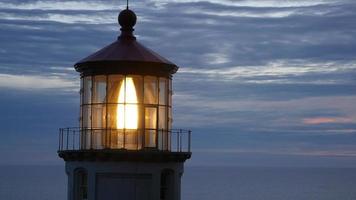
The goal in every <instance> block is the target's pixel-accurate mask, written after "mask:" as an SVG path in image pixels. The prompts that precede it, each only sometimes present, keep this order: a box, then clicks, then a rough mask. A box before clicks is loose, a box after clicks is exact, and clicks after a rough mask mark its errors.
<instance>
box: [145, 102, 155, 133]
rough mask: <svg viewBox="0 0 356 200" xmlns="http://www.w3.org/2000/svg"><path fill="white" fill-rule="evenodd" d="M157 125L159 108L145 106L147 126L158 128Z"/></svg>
mask: <svg viewBox="0 0 356 200" xmlns="http://www.w3.org/2000/svg"><path fill="white" fill-rule="evenodd" d="M156 125H157V108H155V107H146V108H145V128H146V129H156V127H157V126H156Z"/></svg>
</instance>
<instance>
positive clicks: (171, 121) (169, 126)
mask: <svg viewBox="0 0 356 200" xmlns="http://www.w3.org/2000/svg"><path fill="white" fill-rule="evenodd" d="M172 123H173V119H172V108H171V107H169V108H168V130H171V129H172Z"/></svg>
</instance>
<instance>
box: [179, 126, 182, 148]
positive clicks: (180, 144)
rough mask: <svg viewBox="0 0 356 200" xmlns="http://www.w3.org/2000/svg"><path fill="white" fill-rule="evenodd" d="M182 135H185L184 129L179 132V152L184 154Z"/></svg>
mask: <svg viewBox="0 0 356 200" xmlns="http://www.w3.org/2000/svg"><path fill="white" fill-rule="evenodd" d="M182 135H183V131H182V129H180V130H179V140H180V141H179V150H180V151H179V152H182V147H183V144H182Z"/></svg>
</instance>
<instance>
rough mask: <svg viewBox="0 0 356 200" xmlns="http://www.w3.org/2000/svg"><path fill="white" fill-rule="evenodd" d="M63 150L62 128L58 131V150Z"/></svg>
mask: <svg viewBox="0 0 356 200" xmlns="http://www.w3.org/2000/svg"><path fill="white" fill-rule="evenodd" d="M60 150H61V129H59V133H58V151H60Z"/></svg>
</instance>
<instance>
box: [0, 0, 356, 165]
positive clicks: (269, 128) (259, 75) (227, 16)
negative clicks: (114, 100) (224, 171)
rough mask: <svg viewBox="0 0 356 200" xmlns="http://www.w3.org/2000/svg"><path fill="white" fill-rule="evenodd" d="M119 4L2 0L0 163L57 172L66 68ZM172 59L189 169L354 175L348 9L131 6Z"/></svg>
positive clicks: (98, 35)
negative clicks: (336, 169) (297, 169)
mask: <svg viewBox="0 0 356 200" xmlns="http://www.w3.org/2000/svg"><path fill="white" fill-rule="evenodd" d="M125 2H126V1H123V0H121V1H118V0H116V1H111V0H110V1H104V0H102V1H99V0H90V1H88V0H86V1H84V0H78V1H76V0H73V1H59V0H58V1H56V0H42V1H36V0H0V92H1V97H0V113H1V115H0V123H1V129H0V133H1V139H0V156H1V158H2V159H1V160H0V164H10V165H17V164H31V165H35V164H43V165H53V164H63V160H62V159H60V158H58V156H57V153H56V151H57V147H58V128H61V127H77V126H78V125H79V123H78V117H79V116H78V115H79V93H78V91H79V73H77V72H75V70H74V68H73V64H74V63H75V62H77V61H79V60H80V59H82V58H84V57H86V56H87V55H89V54H91V53H93V52H95V51H97V50H98V49H100V48H102V47H104V46H106V45H108V44H110V43H111V42H113V41H114V40H116V37H117V36H118V34H119V26H118V24H117V15H118V13H119V11H120V10H121V9H124V8H125ZM130 8H131V9H132V10H134V11H135V12H136V14H137V16H138V23H137V24H136V26H135V34H136V37H137V39H138V41H139V42H141V43H142V44H144V45H146V46H147V47H149V48H151V49H153V50H154V51H156V52H158V53H160V54H161V55H162V56H164V57H166V58H167V59H169V60H171V61H172V62H174V63H175V64H177V65H178V66H180V69H179V70H178V72H177V74H175V76H174V79H173V81H174V83H173V84H174V96H173V101H174V114H173V118H174V127H175V128H183V129H191V130H192V131H193V144H192V146H193V149H192V151H193V156H192V159H191V160H189V161H188V162H187V164H188V165H244V166H250V165H251V166H255V165H258V166H260V165H264V166H342V167H351V166H352V167H355V166H356V105H355V104H356V12H355V11H356V1H354V0H295V1H292V0H288V1H287V0H286V1H283V0H265V1H263V0H145V1H137V0H132V1H131V3H130Z"/></svg>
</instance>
